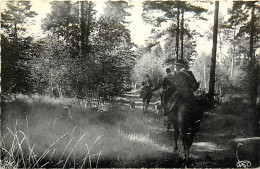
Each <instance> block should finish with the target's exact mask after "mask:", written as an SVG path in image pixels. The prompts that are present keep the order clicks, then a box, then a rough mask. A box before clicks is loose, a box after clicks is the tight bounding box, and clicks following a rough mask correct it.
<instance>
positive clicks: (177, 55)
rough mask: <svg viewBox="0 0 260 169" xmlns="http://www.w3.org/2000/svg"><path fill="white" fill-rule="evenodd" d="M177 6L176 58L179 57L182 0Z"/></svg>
mask: <svg viewBox="0 0 260 169" xmlns="http://www.w3.org/2000/svg"><path fill="white" fill-rule="evenodd" d="M177 3H178V8H177V28H176V59H179V36H180V2H177Z"/></svg>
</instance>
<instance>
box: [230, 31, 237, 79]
mask: <svg viewBox="0 0 260 169" xmlns="http://www.w3.org/2000/svg"><path fill="white" fill-rule="evenodd" d="M235 37H236V27H235V29H234V37H233V39H235ZM232 48H233V53H232V60H231V64H232V65H231V72H230V74H231V78H233V74H234V67H235V53H236V46H235V44H233V45H232Z"/></svg>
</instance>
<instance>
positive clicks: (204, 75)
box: [203, 57, 207, 89]
mask: <svg viewBox="0 0 260 169" xmlns="http://www.w3.org/2000/svg"><path fill="white" fill-rule="evenodd" d="M203 69H204V70H203V77H204V87H205V89H206V88H207V79H206V57H205V58H204V67H203Z"/></svg>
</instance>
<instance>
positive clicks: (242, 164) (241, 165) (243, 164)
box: [237, 160, 251, 168]
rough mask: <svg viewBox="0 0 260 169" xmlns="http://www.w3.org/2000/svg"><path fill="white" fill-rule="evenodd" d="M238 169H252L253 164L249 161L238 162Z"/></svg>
mask: <svg viewBox="0 0 260 169" xmlns="http://www.w3.org/2000/svg"><path fill="white" fill-rule="evenodd" d="M237 167H238V168H250V167H251V162H250V161H247V160H243V161H238V162H237Z"/></svg>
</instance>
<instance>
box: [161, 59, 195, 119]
mask: <svg viewBox="0 0 260 169" xmlns="http://www.w3.org/2000/svg"><path fill="white" fill-rule="evenodd" d="M175 65H176V70H177V73H175V75H174V78H173V84H172V88H173V89H174V92H172V91H171V93H169V95H171V96H172V97H171V98H170V100H172V103H173V104H171V105H172V106H166V107H167V110H166V112H165V114H166V116H167V114H168V113H169V112H170V111H171V109H172V108H174V106H175V105H176V104H177V102H178V101H180V102H186V103H190V102H192V101H193V99H194V97H195V96H194V92H195V91H196V90H197V89H198V88H199V83H198V82H197V80H196V79H195V77H194V75H193V73H192V72H191V71H189V70H187V69H185V62H184V61H183V60H181V59H179V60H177V61H176V63H175ZM167 101H169V100H167Z"/></svg>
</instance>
